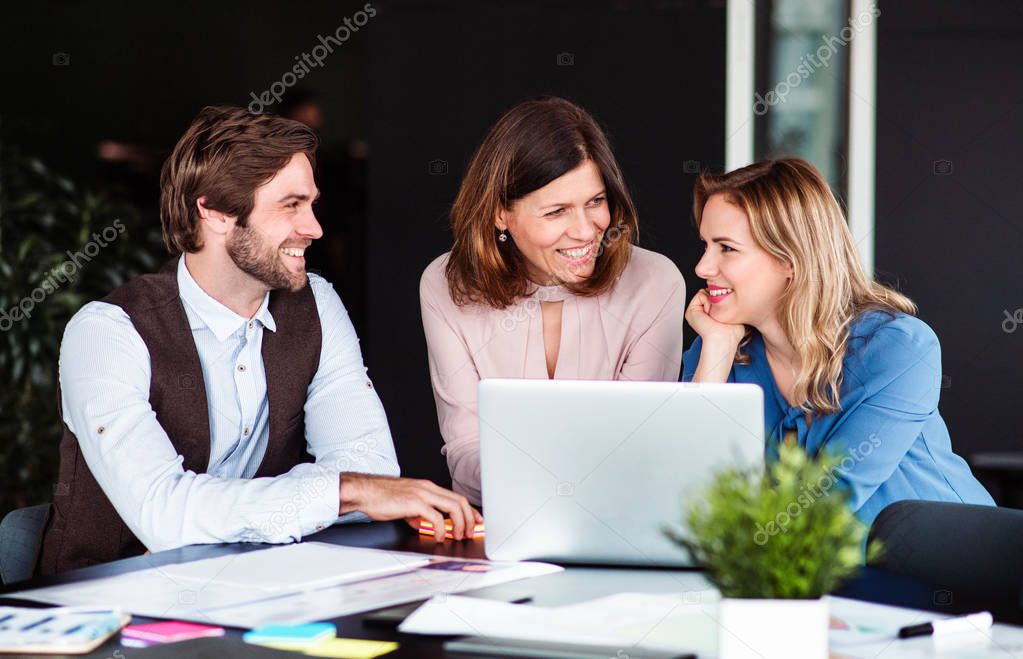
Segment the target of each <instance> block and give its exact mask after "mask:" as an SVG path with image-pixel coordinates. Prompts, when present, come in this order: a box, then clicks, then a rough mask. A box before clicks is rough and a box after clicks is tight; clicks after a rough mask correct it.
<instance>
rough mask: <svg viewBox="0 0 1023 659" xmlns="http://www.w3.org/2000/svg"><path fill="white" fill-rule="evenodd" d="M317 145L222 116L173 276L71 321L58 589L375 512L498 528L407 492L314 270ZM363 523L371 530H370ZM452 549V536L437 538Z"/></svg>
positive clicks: (450, 500)
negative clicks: (78, 572)
mask: <svg viewBox="0 0 1023 659" xmlns="http://www.w3.org/2000/svg"><path fill="white" fill-rule="evenodd" d="M316 144H317V140H316V136H315V134H314V133H312V131H310V130H309V129H308V128H307V127H305V126H304V125H302V124H300V123H298V122H294V121H289V120H286V119H281V118H278V117H273V116H269V115H252V114H249V113H248V112H246V111H245V110H243V109H240V108H228V107H209V108H206V109H204V110H203V111H202V112H201V113H200V114H199V116H198V117H197V118H196V119H195V121H194V122H193V123H192V125H191V126H190V127H189V129H188V131H187V132H186V133H185V135H184V136H183V137H182V138H181V140H180V141H179V142H178V144H177V146H176V147H175V149H174V152H173V154H171V156H170V158H169V159H168V161H167V162H166V163H165V165H164V168H163V172H162V175H161V181H160V182H161V188H162V190H161V203H160V219H161V221H162V223H163V233H164V240H165V242H166V244H167V247H168V249H169V251H170V252H171V254H172V255H174V256H175V257H176V258H174V259H172V260H171V261H170V262H169V263H168V264H167V265H166V266H164V268H163V269H162V270H161V271H160V272H159V273H156V274H151V275H144V276H141V277H138V278H136V279H133V280H132V281H130V282H128V283H126V284H124V285H123V286H121V287H119V288H117V289H116V290H114V291H113V292H112V293H110V295H108V296H107V297H106V298H104V299H103V300H102V301H98V302H91V303H89V304H87V305H86V306H84V307H83V308H82V309H81V310H80V311H79V312H78V313H77V314H75V316H74V317H73V318H72V319H71V321H70V322H69V323H68V326H67V329H66V330H65V332H64V338H63V341H62V343H61V351H60V387H61V408H62V417H63V421H64V424H65V432H64V438H63V440H62V442H61V446H60V475H59V480H58V484H57V487H56V489H55V495H54V508H53V511H54V514H53V515H52V518H51V522H50V526H49V528H48V529H47V532H46V537H45V539H44V545H43V551H42V554H41V556H40V562H39V572H40V573H42V574H49V573H53V572H59V571H62V570H67V569H72V568H77V567H83V566H88V565H92V564H95V563H100V562H104V561H110V560H114V559H118V558H124V557H127V556H132V555H137V554H141V553H143V552H145V551H146V550H150V551H160V550H165V549H172V548H174V547H179V546H182V545H188V544H195V543H219V542H267V543H283V542H292V541H297V540H299V539H301V538H302V537H304V536H306V535H308V534H311V533H315V532H316V531H318V530H321V529H323V528H325V527H326V526H328V525H330V524H333V523H334V522H336V521H337V520H338V518H339V517H340V516H343V515H347V514H349V513H361V514H362V515H356V516H358V517H362V516H363V515H364V516H366V517H369V518H370V519H374V520H391V519H403V518H404V519H407V520H409V521H410V522H411V523H414V522H415V521H416V520H418V519H419V518H423V519H426V520H428V521H430V522H432V523H433V524H434V525H435V528H436V525H440V524H443V517H445V516H448V517H451V519H452V522H453V525H454V529H453V531H454V536H455V537H456V538H461V537H463V536H465V535H471V533H470V534H466V527H467V525H472V524H473V523H474V522H477V521H482V519H481V518H480V516H479V513H478V512H477V511H475V510H474V509H473V508H472V507H471V506H470V505H469V503H468V501H467V500H466V499H465V497H463V496H461V495H458V494H455V493H453V492H450V491H448V490H445V489H443V488H440V487H438V486H436V485H434V484H433V483H430V482H428V481H422V480H413V479H405V478H398V477H397V475H398V463H397V459H396V457H395V452H394V446H393V442H392V440H391V435H390V431H389V429H388V426H387V418H386V416H385V414H384V410H383V408H382V406H381V404H380V399H379V398H378V397H377V395H376V392H375V390H374V389H373V384H372V382H371V381H370V380H369V379H368V377H367V374H366V368H365V366H364V365H363V361H362V354H361V352H360V350H359V343H358V338H357V337H356V335H355V331H354V328H353V327H352V324H351V322H350V320H349V319H348V315H347V313H346V311H345V308H344V306H343V305H342V303H341V300H340V299H339V298H338V296H337V294H336V293H335V292H334V289H333V288H332V287H331V285H330V283H328V282H327V281H325V280H324V279H323V278H321V277H318V276H317V275H314V274H308V273H306V271H305V257H304V252H305V249H306V248H307V247H308V246H309V245H310V244H311V243H312V241H314V240H316V239H317V238H319V237H320V236H321V235H322V234H323V231H322V229H321V228H320V225H319V223H318V222H317V220H316V216H315V214H314V213H313V202H314V201H315V200H316V197H317V196H318V190H317V188H316V183H315V180H314V177H313V167H314V163H315V151H316ZM362 518H364V517H362ZM437 539H438V541H442V540H443V534H438V536H437Z"/></svg>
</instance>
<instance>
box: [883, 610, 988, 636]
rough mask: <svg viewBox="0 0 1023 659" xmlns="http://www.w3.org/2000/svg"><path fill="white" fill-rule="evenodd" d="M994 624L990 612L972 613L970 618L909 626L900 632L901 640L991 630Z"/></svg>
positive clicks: (963, 617) (961, 617)
mask: <svg viewBox="0 0 1023 659" xmlns="http://www.w3.org/2000/svg"><path fill="white" fill-rule="evenodd" d="M993 622H994V618H992V617H991V614H990V613H989V612H987V611H981V612H980V613H971V614H970V615H968V616H960V617H958V618H948V619H947V620H934V621H932V622H924V623H920V624H919V625H908V626H906V627H903V628H902V629H900V630H899V638H913V637H914V636H931V635H938V634H951V633H954V632H969V631H973V630H984V629H990V628H991V624H992V623H993Z"/></svg>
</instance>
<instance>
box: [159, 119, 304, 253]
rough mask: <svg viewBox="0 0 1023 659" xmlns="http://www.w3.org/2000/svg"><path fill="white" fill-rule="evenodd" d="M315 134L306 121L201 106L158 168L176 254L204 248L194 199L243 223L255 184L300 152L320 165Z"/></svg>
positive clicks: (166, 232)
mask: <svg viewBox="0 0 1023 659" xmlns="http://www.w3.org/2000/svg"><path fill="white" fill-rule="evenodd" d="M316 146H317V138H316V134H315V133H314V132H313V131H312V130H311V129H309V127H307V126H305V125H304V124H300V123H299V122H297V121H291V120H290V119H282V118H281V117H275V116H273V115H269V114H252V113H251V112H249V111H247V110H244V109H242V108H233V107H217V106H210V107H206V108H203V110H202V112H200V113H199V116H197V117H196V118H195V120H194V121H192V125H191V126H189V127H188V130H187V131H186V132H185V134H184V135H183V136H182V137H181V139H180V140H178V143H177V146H175V147H174V152H173V153H172V154H171V156H170V158H168V159H167V162H165V163H164V164H163V170H162V171H161V172H160V221H161V222H162V224H163V241H164V243H166V245H167V250H168V251H169V252H170V253H171V254H172V255H175V256H176V255H178V254H180V253H182V252H196V251H198V250H199V249H201V248H202V234H201V232H200V230H199V210H198V208H196V201H197V200H198V199H199V198H200V197H206V207H207V208H210V209H212V210H216V211H219V212H221V213H225V214H227V215H230V216H232V217H237V218H238V225H239V226H245V223H246V220H247V218H248V216H249V213H251V212H252V207H253V205H254V204H255V200H256V188H258V187H260V186H262V185H263V184H265V183H266V182H267V181H269V180H270V179H272V178H273V177H274V175H275V174H276V173H277V172H279V171H280V170H281V169H283V168H284V166H285V165H287V164H288V162H289V161H290V160H291V158H292V156H294V155H295V154H296V153H304V154H305V155H306V157H308V158H309V163H310V164H311V165H312V166H313V168H314V169H315V167H316Z"/></svg>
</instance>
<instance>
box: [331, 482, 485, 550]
mask: <svg viewBox="0 0 1023 659" xmlns="http://www.w3.org/2000/svg"><path fill="white" fill-rule="evenodd" d="M339 512H340V514H342V515H344V514H345V513H351V512H361V513H363V514H364V515H366V516H367V517H369V518H370V519H372V520H374V521H378V522H382V521H389V520H395V519H404V520H405V521H406V522H408V524H409V525H410V526H412V528H414V529H417V530H418V529H419V522H420V521H421V520H425V521H427V522H430V523H431V524H433V528H434V529H443V528H444V518H445V517H449V518H451V533H452V535H453V536H454V539H455V540H463V539H465V538H472V537H473V527H475V525H476V524H478V523H480V522H482V521H483V516H482V515H481V514H480V513H479V511H477V510H476V509H475V508H473V507H472V506H471V505H470V504H469V500H468V499H466V498H465V497H464V496H462V495H461V494H456V493H454V492H452V491H450V490H445V489H444V488H443V487H440V486H438V485H435V484H434V483H431V482H430V481H428V480H422V479H418V478H395V477H393V476H373V475H370V474H358V473H348V472H346V473H343V474H341V505H340V508H339ZM444 535H445V534H444V533H435V534H434V539H435V540H436V541H437V542H444Z"/></svg>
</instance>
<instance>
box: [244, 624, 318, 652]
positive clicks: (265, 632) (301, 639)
mask: <svg viewBox="0 0 1023 659" xmlns="http://www.w3.org/2000/svg"><path fill="white" fill-rule="evenodd" d="M336 635H337V627H335V626H334V625H332V624H331V623H329V622H311V623H308V624H305V625H267V626H265V627H259V628H257V629H253V630H252V631H248V632H245V634H244V635H243V636H242V640H244V641H245V642H246V643H252V644H253V645H265V646H267V647H271V648H275V649H277V650H297V651H302V650H306V649H308V648H310V647H312V646H314V645H316V644H317V643H320V642H322V641H325V640H327V639H331V638H334V637H335V636H336Z"/></svg>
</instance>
